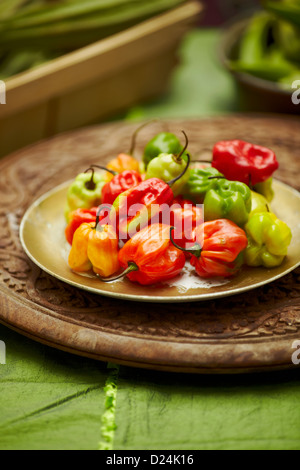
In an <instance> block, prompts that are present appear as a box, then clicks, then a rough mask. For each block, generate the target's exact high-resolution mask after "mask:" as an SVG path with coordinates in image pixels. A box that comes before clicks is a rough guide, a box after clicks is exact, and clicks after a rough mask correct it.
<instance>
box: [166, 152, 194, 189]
mask: <svg viewBox="0 0 300 470" xmlns="http://www.w3.org/2000/svg"><path fill="white" fill-rule="evenodd" d="M187 157H188V161H187V164H186V167H185V169H184V171H183V172H182V173H181V174H180V175H179V176H177V178H174V179H173V180H171V181H169V182H167V185H169V186H170V188H171V187H172V186H173V184H175V183H176V181H178V180H180V178H182V177H183V176H184V175H185V174H186V172H187V171H188V168H189V166H190V161H191V157H190V154H189V153H187Z"/></svg>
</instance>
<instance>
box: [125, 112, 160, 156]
mask: <svg viewBox="0 0 300 470" xmlns="http://www.w3.org/2000/svg"><path fill="white" fill-rule="evenodd" d="M157 121H158V119H152V120H151V121H148V122H145V123H144V124H142V125H141V126H140V127H138V128H137V129H136V131H134V133H133V135H132V140H131V147H130V150H129V154H128V155H130V156H133V154H134V151H135V147H136V139H137V136H138V135H139V133H140V132H141V130H142V129H144V128H145V127H147V126H149V125H150V124H153V123H154V122H157Z"/></svg>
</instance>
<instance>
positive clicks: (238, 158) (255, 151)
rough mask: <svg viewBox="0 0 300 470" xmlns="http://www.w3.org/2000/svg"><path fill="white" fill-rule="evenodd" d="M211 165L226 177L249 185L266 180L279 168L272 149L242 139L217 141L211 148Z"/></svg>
mask: <svg viewBox="0 0 300 470" xmlns="http://www.w3.org/2000/svg"><path fill="white" fill-rule="evenodd" d="M212 166H213V167H214V168H216V169H217V170H218V171H220V172H221V173H222V174H223V175H224V176H225V177H226V178H227V179H229V180H231V181H241V182H242V183H244V184H247V185H249V186H255V185H256V184H258V183H262V182H263V181H266V180H268V179H269V178H271V176H272V175H273V173H274V172H275V171H276V170H277V169H278V168H279V164H278V161H277V159H276V155H275V153H274V152H273V151H272V150H270V149H268V148H266V147H261V146H259V145H253V144H250V143H248V142H244V141H242V140H228V141H222V142H218V143H217V144H216V145H215V147H214V149H213V161H212Z"/></svg>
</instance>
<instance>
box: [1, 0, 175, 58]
mask: <svg viewBox="0 0 300 470" xmlns="http://www.w3.org/2000/svg"><path fill="white" fill-rule="evenodd" d="M114 1H116V0H114ZM117 1H118V2H119V1H120V0H117ZM93 3H95V2H93ZM179 3H182V0H181V1H180V0H148V2H147V3H145V2H142V1H141V0H138V1H136V0H134V1H132V0H131V1H128V0H127V1H126V2H124V0H122V5H121V4H119V7H118V8H117V9H116V8H107V9H106V10H103V11H102V12H101V13H99V12H98V13H96V12H95V11H94V12H93V13H90V14H89V15H83V16H80V17H78V18H76V19H75V18H74V17H72V18H70V19H69V20H65V21H55V22H53V23H45V24H43V25H40V26H35V27H30V28H29V27H26V28H21V27H18V28H14V23H13V22H12V23H9V22H7V25H6V26H4V27H3V25H2V28H1V27H0V43H1V45H2V47H10V48H18V47H23V48H24V47H39V48H41V47H42V48H47V49H57V48H59V49H65V48H67V49H69V48H76V47H81V45H85V44H88V43H89V42H91V41H95V40H97V39H101V38H103V37H106V36H108V35H110V34H114V33H116V32H118V31H121V30H122V29H125V28H126V27H128V26H131V25H133V24H136V23H138V22H140V21H142V20H144V19H146V18H149V17H151V16H153V15H156V14H158V13H161V12H163V11H165V10H168V9H169V8H171V7H172V6H174V5H176V4H179Z"/></svg>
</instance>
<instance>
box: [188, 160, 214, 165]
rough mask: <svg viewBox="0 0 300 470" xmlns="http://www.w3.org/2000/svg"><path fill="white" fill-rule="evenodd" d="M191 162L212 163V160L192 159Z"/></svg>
mask: <svg viewBox="0 0 300 470" xmlns="http://www.w3.org/2000/svg"><path fill="white" fill-rule="evenodd" d="M191 163H209V164H210V165H211V164H212V160H192V161H191Z"/></svg>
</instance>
